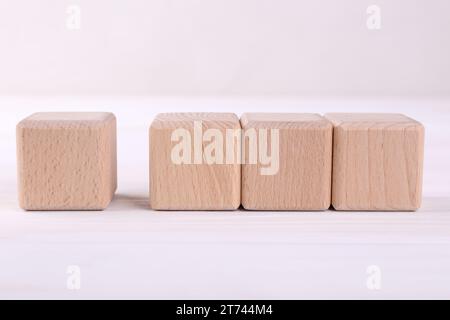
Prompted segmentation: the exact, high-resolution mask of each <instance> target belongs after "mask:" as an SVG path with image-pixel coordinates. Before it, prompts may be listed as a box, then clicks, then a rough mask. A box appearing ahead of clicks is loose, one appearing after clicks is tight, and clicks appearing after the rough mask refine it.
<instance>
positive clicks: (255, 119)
mask: <svg viewBox="0 0 450 320" xmlns="http://www.w3.org/2000/svg"><path fill="white" fill-rule="evenodd" d="M241 124H242V126H243V127H247V128H274V129H299V128H317V129H320V128H323V129H325V130H328V129H330V128H331V127H332V125H331V123H330V122H329V121H328V120H326V119H325V118H323V117H322V116H320V115H319V114H316V113H244V114H243V115H242V117H241Z"/></svg>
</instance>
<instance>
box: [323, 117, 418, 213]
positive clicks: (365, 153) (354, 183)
mask: <svg viewBox="0 0 450 320" xmlns="http://www.w3.org/2000/svg"><path fill="white" fill-rule="evenodd" d="M326 118H328V119H329V120H330V121H332V123H333V124H334V147H333V191H332V204H333V207H334V208H335V209H336V210H374V211H377V210H386V211H389V210H397V211H412V210H417V209H418V208H419V207H420V205H421V201H422V172H423V153H424V127H423V125H422V124H420V123H419V122H417V121H415V120H413V119H411V118H408V117H406V116H404V115H401V114H364V113H360V114H358V113H356V114H346V113H330V114H327V115H326Z"/></svg>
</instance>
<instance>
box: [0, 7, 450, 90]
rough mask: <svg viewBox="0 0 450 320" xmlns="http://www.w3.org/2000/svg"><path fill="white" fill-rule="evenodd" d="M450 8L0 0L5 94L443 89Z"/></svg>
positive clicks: (449, 69) (448, 79)
mask: <svg viewBox="0 0 450 320" xmlns="http://www.w3.org/2000/svg"><path fill="white" fill-rule="evenodd" d="M72 4H75V5H78V6H79V8H80V9H81V24H80V27H81V29H79V30H70V29H68V28H67V27H66V22H67V19H68V17H69V15H68V14H67V13H66V9H67V7H68V6H69V5H72ZM372 4H376V5H378V6H379V7H380V9H381V29H380V30H377V31H373V30H372V31H370V30H368V29H367V27H366V21H367V17H368V15H367V14H366V9H367V7H368V6H369V5H372ZM449 12H450V2H449V1H448V0H377V1H366V0H340V1H335V0H126V1H125V0H38V1H35V0H14V1H8V0H0V41H1V43H0V45H1V50H0V57H1V59H0V70H1V72H0V94H8V95H11V94H16V95H24V94H27V95H28V94H47V95H55V94H57V95H61V94H69V95H73V94H81V95H86V94H94V95H95V94H103V95H117V94H121V95H135V94H139V95H172V96H173V95H176V96H185V95H209V96H215V95H226V96H228V95H239V96H248V95H272V96H273V95H275V96H278V95H295V96H298V95H301V96H305V95H306V96H315V97H318V96H320V97H324V96H363V97H368V96H375V97H378V96H380V95H382V96H392V95H394V96H398V95H401V96H408V97H411V96H414V97H416V96H427V97H437V96H439V97H442V96H446V97H449V96H450V60H449V59H448V57H449V56H450V35H449V31H450V19H449Z"/></svg>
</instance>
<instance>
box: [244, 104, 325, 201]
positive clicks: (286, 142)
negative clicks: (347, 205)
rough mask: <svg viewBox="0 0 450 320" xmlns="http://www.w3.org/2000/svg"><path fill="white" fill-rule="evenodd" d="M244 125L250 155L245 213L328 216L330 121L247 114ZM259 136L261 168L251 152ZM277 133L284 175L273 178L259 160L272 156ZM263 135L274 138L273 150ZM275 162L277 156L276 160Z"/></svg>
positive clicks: (279, 173)
mask: <svg viewBox="0 0 450 320" xmlns="http://www.w3.org/2000/svg"><path fill="white" fill-rule="evenodd" d="M241 125H242V128H243V147H244V151H243V153H245V154H244V161H243V162H244V164H243V167H242V205H243V207H244V208H245V209H249V210H326V209H328V208H329V207H330V200H331V159H332V125H331V123H330V122H329V121H327V120H326V119H324V118H323V117H321V116H320V115H317V114H299V113H294V114H289V113H287V114H279V113H266V114H265V113H247V114H244V115H243V116H242V118H241ZM254 130H256V131H257V133H258V140H259V141H258V150H257V153H258V161H257V164H254V161H252V160H251V158H250V151H249V150H251V149H252V148H251V146H250V145H251V142H250V136H251V133H252V131H254ZM265 130H267V131H265ZM272 130H275V131H272ZM276 130H278V135H279V138H278V141H279V152H278V153H279V169H278V171H277V172H276V173H275V174H273V173H274V172H264V171H263V170H262V169H263V168H266V169H267V167H269V165H268V164H264V163H263V162H264V161H261V158H260V157H261V156H262V155H264V153H267V154H269V153H272V152H271V150H272V145H273V143H275V141H276V135H274V139H272V132H274V134H275V132H276ZM264 133H267V137H268V138H269V137H270V139H268V141H270V144H269V142H267V143H264V141H263V140H262V139H260V134H264ZM265 144H267V147H265V148H264V145H265ZM269 145H270V146H269ZM275 149H276V148H275ZM253 150H254V149H253ZM266 150H270V152H269V151H268V152H266ZM273 153H276V152H275V151H274V152H273ZM275 156H276V155H273V154H272V158H274V159H275ZM265 162H266V163H269V162H268V161H265Z"/></svg>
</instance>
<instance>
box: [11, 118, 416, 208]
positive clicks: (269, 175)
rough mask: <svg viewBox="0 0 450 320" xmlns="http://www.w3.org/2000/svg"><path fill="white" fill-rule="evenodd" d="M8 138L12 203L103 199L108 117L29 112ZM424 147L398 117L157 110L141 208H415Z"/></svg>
mask: <svg viewBox="0 0 450 320" xmlns="http://www.w3.org/2000/svg"><path fill="white" fill-rule="evenodd" d="M241 129H242V130H241ZM251 134H253V136H252V135H251ZM17 137H18V140H17V141H18V169H19V190H20V192H19V199H20V205H21V207H22V208H24V209H27V210H99V209H104V208H106V206H107V205H108V204H109V202H110V201H111V200H112V198H113V195H114V192H115V189H116V186H117V179H116V176H117V173H116V167H117V165H116V120H115V117H114V115H112V114H110V113H38V114H34V115H32V116H31V117H29V118H27V119H25V120H23V121H22V122H21V123H19V125H18V128H17ZM252 137H253V138H255V140H252V141H251V139H252ZM262 138H264V139H262ZM263 140H264V141H263ZM252 142H253V144H254V143H255V142H256V144H255V145H251V143H252ZM275 142H278V143H276V144H275ZM423 145H424V128H423V126H422V125H421V124H420V123H418V122H417V121H415V120H412V119H411V118H408V117H406V116H403V115H399V114H363V113H360V114H345V113H342V114H337V113H336V114H326V115H325V116H324V117H322V116H320V115H317V114H281V113H277V114H275V113H251V114H244V115H243V116H242V117H241V119H240V120H239V119H238V117H237V116H236V115H234V114H230V113H167V114H159V115H158V116H157V117H156V118H155V120H154V121H153V123H152V125H151V127H150V205H151V207H152V208H153V209H155V210H235V209H237V208H238V207H239V206H240V205H241V204H242V206H243V207H244V208H245V209H249V210H326V209H328V208H329V207H330V204H332V205H333V207H334V208H335V209H337V210H398V211H400V210H416V209H418V208H419V207H420V204H421V197H422V196H421V193H422V190H421V188H422V171H423V169H422V168H423ZM230 146H231V147H230ZM228 147H230V148H229V149H228ZM252 148H253V149H252ZM230 150H233V152H232V156H230V154H229V153H230V152H229V151H230ZM252 150H253V151H255V150H256V151H255V154H254V155H256V157H257V158H256V159H254V158H253V159H251V157H252V155H251V151H252ZM227 151H228V152H227ZM255 160H256V161H255ZM268 160H270V161H268ZM273 162H277V163H276V164H275V165H273V164H274V163H273ZM272 165H273V166H272ZM271 169H273V170H271Z"/></svg>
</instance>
